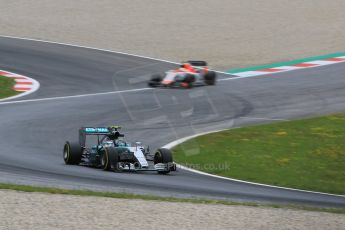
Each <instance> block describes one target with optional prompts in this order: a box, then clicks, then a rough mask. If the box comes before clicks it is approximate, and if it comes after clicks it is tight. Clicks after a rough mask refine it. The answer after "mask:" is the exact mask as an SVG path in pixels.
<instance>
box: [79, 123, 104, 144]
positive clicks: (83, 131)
mask: <svg viewBox="0 0 345 230" xmlns="http://www.w3.org/2000/svg"><path fill="white" fill-rule="evenodd" d="M109 133H110V130H109V129H108V128H107V127H96V128H94V127H81V128H80V129H79V144H80V146H82V147H85V142H86V136H87V135H97V136H99V135H107V134H109Z"/></svg>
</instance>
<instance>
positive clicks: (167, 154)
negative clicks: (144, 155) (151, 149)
mask: <svg viewBox="0 0 345 230" xmlns="http://www.w3.org/2000/svg"><path fill="white" fill-rule="evenodd" d="M153 163H154V164H159V163H162V164H167V165H168V168H167V169H166V170H164V171H158V173H159V174H168V173H170V171H171V169H170V165H172V164H173V156H172V153H171V151H170V150H169V149H165V148H160V149H158V150H157V151H156V153H155V155H154V158H153Z"/></svg>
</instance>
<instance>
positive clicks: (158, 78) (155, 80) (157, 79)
mask: <svg viewBox="0 0 345 230" xmlns="http://www.w3.org/2000/svg"><path fill="white" fill-rule="evenodd" d="M162 80H163V78H162V76H161V75H159V74H154V75H152V77H151V80H150V81H149V82H148V85H149V86H150V87H157V86H158V85H159V84H160V83H161V81H162Z"/></svg>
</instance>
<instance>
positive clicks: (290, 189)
mask: <svg viewBox="0 0 345 230" xmlns="http://www.w3.org/2000/svg"><path fill="white" fill-rule="evenodd" d="M225 130H229V129H220V130H215V131H209V132H203V133H198V134H195V135H191V136H188V137H184V138H181V139H178V140H175V141H173V142H170V143H168V144H166V145H164V146H162V148H167V149H171V148H173V147H175V146H177V145H179V144H182V143H183V142H186V141H188V140H190V139H193V138H196V137H199V136H203V135H206V134H211V133H218V132H221V131H225ZM176 165H177V167H178V168H180V169H183V170H186V171H189V172H193V173H196V174H200V175H204V176H209V177H214V178H218V179H223V180H228V181H233V182H240V183H245V184H251V185H258V186H263V187H269V188H278V189H284V190H289V191H297V192H306V193H312V194H319V195H327V196H336V197H345V195H338V194H331V193H324V192H315V191H309V190H303V189H295V188H287V187H280V186H274V185H268V184H260V183H255V182H250V181H244V180H238V179H233V178H229V177H223V176H218V175H213V174H210V173H206V172H201V171H199V170H195V169H191V168H188V167H185V166H183V165H180V164H176Z"/></svg>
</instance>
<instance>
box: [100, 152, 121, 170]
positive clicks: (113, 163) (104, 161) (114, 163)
mask: <svg viewBox="0 0 345 230" xmlns="http://www.w3.org/2000/svg"><path fill="white" fill-rule="evenodd" d="M118 162H119V153H118V151H117V150H116V149H115V148H112V147H110V148H105V149H104V153H103V155H102V157H101V161H100V163H101V168H102V169H103V170H104V171H109V170H110V169H113V170H114V171H117V170H118Z"/></svg>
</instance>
